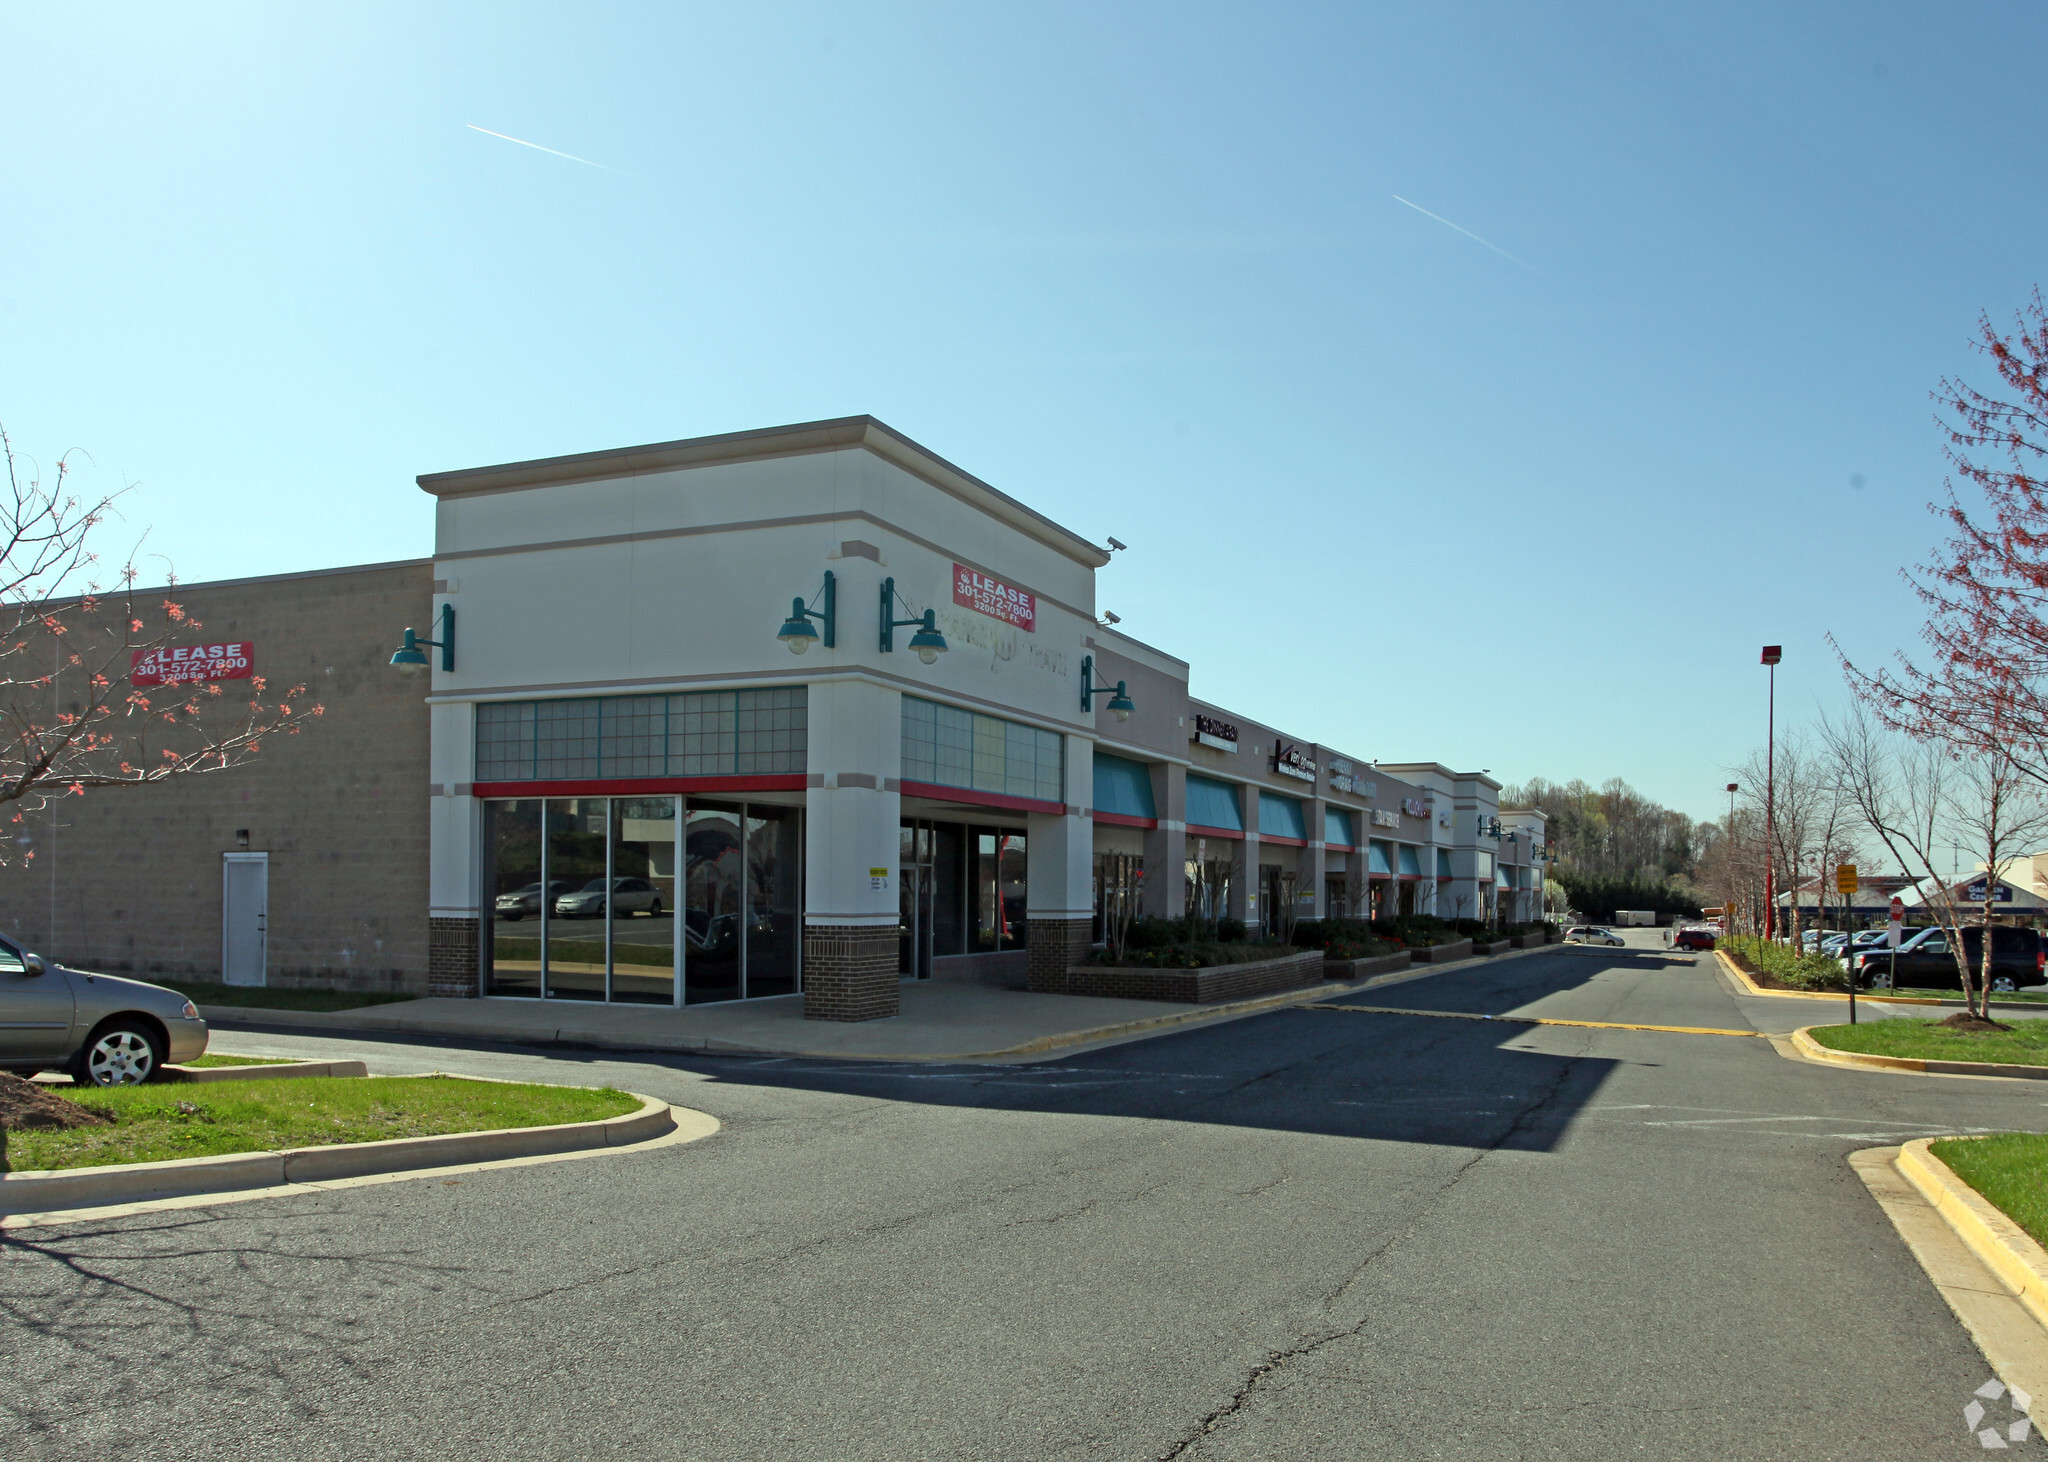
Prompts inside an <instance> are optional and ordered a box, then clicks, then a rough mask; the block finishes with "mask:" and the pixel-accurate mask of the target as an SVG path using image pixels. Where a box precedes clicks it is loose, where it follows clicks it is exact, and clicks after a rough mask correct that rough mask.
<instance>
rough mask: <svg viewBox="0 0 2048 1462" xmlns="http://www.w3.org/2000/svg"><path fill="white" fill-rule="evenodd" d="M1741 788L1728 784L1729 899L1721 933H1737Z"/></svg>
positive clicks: (1724, 911) (1722, 911)
mask: <svg viewBox="0 0 2048 1462" xmlns="http://www.w3.org/2000/svg"><path fill="white" fill-rule="evenodd" d="M1740 786H1741V784H1740V783H1738V782H1730V783H1729V784H1728V897H1727V899H1726V904H1727V907H1726V908H1724V909H1722V910H1721V932H1722V933H1723V934H1733V933H1734V932H1735V869H1736V862H1735V793H1736V791H1737V790H1738V788H1739V787H1740Z"/></svg>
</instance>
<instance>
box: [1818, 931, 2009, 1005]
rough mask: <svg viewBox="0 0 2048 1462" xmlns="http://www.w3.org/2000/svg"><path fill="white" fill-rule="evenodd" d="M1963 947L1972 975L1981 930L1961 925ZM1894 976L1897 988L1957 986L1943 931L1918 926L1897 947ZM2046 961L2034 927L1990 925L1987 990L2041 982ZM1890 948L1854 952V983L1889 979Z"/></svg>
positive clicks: (1980, 958)
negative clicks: (1917, 930) (1896, 971)
mask: <svg viewBox="0 0 2048 1462" xmlns="http://www.w3.org/2000/svg"><path fill="white" fill-rule="evenodd" d="M1963 951H1964V953H1965V954H1966V955H1967V956H1968V958H1969V962H1970V973H1971V975H1972V976H1975V975H1976V974H1977V972H1978V971H1979V970H1981V969H1982V968H1983V963H1984V931H1983V930H1982V929H1965V930H1964V931H1963ZM1898 958H1899V979H1898V983H1899V986H1900V987H1901V988H1902V989H1914V988H1917V989H1923V990H1927V989H1933V990H1954V989H1960V988H1961V986H1962V980H1961V978H1960V977H1959V976H1958V975H1957V974H1956V958H1955V955H1954V953H1953V952H1952V951H1951V950H1950V948H1949V942H1948V933H1947V931H1946V930H1943V929H1940V928H1933V929H1923V930H1921V931H1920V932H1919V933H1918V934H1916V935H1914V936H1913V937H1912V938H1911V939H1908V940H1907V941H1906V942H1905V943H1904V944H1901V945H1900V946H1899V952H1898ZM2044 964H2048V951H2044V949H2043V946H2042V942H2041V935H2040V931H2038V930H2035V929H2014V928H2009V927H2007V926H2006V925H2003V924H1995V925H1993V926H1992V929H1991V988H1992V989H1993V990H2017V989H2019V988H2020V987H2021V986H2023V985H2037V984H2039V983H2041V980H2042V976H2043V965H2044ZM1891 969H1892V952H1891V951H1890V950H1889V949H1886V948H1884V947H1883V946H1882V945H1878V946H1876V947H1873V948H1869V949H1861V950H1858V951H1857V952H1856V985H1857V988H1858V989H1868V988H1870V986H1871V984H1872V983H1873V982H1877V983H1881V984H1882V983H1889V982H1890V980H1891Z"/></svg>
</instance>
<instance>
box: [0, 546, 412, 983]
mask: <svg viewBox="0 0 2048 1462" xmlns="http://www.w3.org/2000/svg"><path fill="white" fill-rule="evenodd" d="M432 575H433V570H432V567H431V565H430V564H428V563H426V562H424V561H421V562H411V563H397V564H386V565H373V566H369V567H365V568H356V569H343V570H337V571H334V572H330V573H312V574H294V575H291V576H289V577H283V576H280V577H278V578H270V579H247V580H238V581H229V582H223V583H217V584H192V585H180V586H178V588H177V589H176V590H175V591H172V595H173V597H175V599H176V602H178V603H180V604H182V605H183V606H184V607H185V609H186V610H187V611H188V613H190V614H191V615H192V616H193V617H194V618H195V619H197V620H198V621H199V622H200V625H201V628H200V629H199V630H198V631H196V632H194V633H193V634H192V635H191V637H190V640H189V642H190V643H193V644H197V643H200V642H202V641H205V642H218V641H219V640H221V639H223V638H233V639H246V640H249V641H252V642H253V643H254V645H255V667H254V668H255V671H256V673H257V674H258V675H261V676H263V677H265V679H266V680H267V682H268V684H269V686H270V692H269V694H274V693H275V692H277V691H279V690H282V689H283V688H284V687H286V686H289V685H293V684H297V683H299V682H304V683H305V685H306V695H305V696H304V697H303V700H304V701H305V702H307V703H313V702H318V703H320V704H321V705H323V706H324V707H325V712H324V714H322V715H321V716H320V717H319V718H318V719H317V720H314V721H312V722H311V724H310V725H309V727H308V729H307V730H305V731H303V732H302V733H300V734H299V735H297V736H273V737H270V738H268V739H266V740H265V741H264V743H263V745H262V749H261V751H260V752H259V753H258V754H257V756H256V757H255V758H254V759H253V760H252V761H251V762H250V763H249V764H248V765H246V766H242V767H238V768H236V769H233V770H230V771H225V772H208V773H204V774H201V775H198V776H194V777H190V778H185V779H181V780H178V781H174V782H167V783H162V784H159V785H157V786H154V787H142V788H134V789H128V788H110V789H102V790H96V791H93V792H90V793H87V794H86V795H84V796H82V797H65V798H60V799H58V800H57V801H56V802H54V803H53V804H52V805H51V807H50V808H49V809H48V810H46V811H44V812H41V813H36V814H31V815H29V816H27V817H26V818H25V820H24V823H23V825H22V830H23V831H25V832H27V833H28V835H29V836H30V837H31V838H32V839H34V842H33V850H34V853H35V856H34V858H33V859H32V860H27V861H24V859H23V857H22V853H23V852H24V851H25V850H24V849H22V848H20V847H19V846H15V847H4V846H0V856H5V857H6V858H7V860H8V861H7V863H6V865H5V866H4V867H0V929H4V930H5V931H6V933H7V934H8V935H9V936H10V937H12V938H15V939H18V940H20V941H22V942H23V943H25V944H26V945H27V946H28V947H29V948H31V949H34V950H37V951H39V952H41V953H44V954H47V955H51V956H53V957H55V958H56V959H58V960H59V961H61V962H62V963H64V964H66V965H71V966H76V967H80V968H84V969H90V970H101V971H105V972H109V973H115V974H135V975H139V976H143V977H145V978H146V977H148V976H150V975H167V976H185V977H187V978H191V979H198V980H213V979H218V978H219V975H220V968H221V881H222V874H221V855H222V854H223V853H229V852H239V851H248V852H267V853H268V854H269V855H270V860H269V881H270V887H269V911H270V913H269V959H268V983H270V984H272V985H279V986H294V985H303V986H313V987H326V988H336V989H370V990H402V991H414V992H424V991H425V989H426V987H427V856H428V827H427V824H428V803H429V798H428V791H429V788H428V778H427V766H428V763H427V715H426V711H425V708H424V706H423V705H422V704H421V702H422V699H423V697H424V695H425V692H426V685H425V681H424V679H423V678H422V679H413V678H410V677H407V676H404V675H401V674H399V673H398V672H397V671H395V670H392V669H391V668H390V666H389V663H388V662H389V661H390V658H391V651H392V649H393V647H394V646H395V645H396V644H397V643H398V638H399V634H400V631H402V630H403V629H404V628H405V627H406V626H407V625H412V626H414V627H415V628H418V629H420V630H421V631H422V632H423V633H424V632H426V630H427V625H428V618H429V614H430V604H431V599H432V592H433V583H432ZM185 642H186V641H185V640H184V639H183V638H182V637H181V638H180V639H179V640H178V641H176V642H175V643H185ZM222 687H223V697H222V699H223V701H224V702H228V701H232V700H233V699H234V698H235V697H236V696H237V694H238V693H244V696H246V691H247V686H246V684H245V683H244V682H240V681H226V682H222ZM60 690H61V685H60ZM242 829H246V830H247V833H248V841H247V843H246V844H244V843H243V842H242V841H241V840H240V839H239V838H238V837H237V832H238V830H242Z"/></svg>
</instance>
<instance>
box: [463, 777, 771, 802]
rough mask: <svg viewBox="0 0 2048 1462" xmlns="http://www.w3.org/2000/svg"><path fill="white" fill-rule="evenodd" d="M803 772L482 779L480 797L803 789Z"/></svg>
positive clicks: (608, 795) (477, 788) (478, 794)
mask: <svg viewBox="0 0 2048 1462" xmlns="http://www.w3.org/2000/svg"><path fill="white" fill-rule="evenodd" d="M803 789H804V775H803V773H802V772H788V773H780V774H777V775H775V776H767V777H606V778H603V779H595V778H592V779H584V780H576V781H570V780H566V779H565V780H563V781H559V782H478V783H477V784H476V787H475V788H474V793H475V795H476V796H478V797H647V796H652V795H654V794H656V793H661V792H801V791H803Z"/></svg>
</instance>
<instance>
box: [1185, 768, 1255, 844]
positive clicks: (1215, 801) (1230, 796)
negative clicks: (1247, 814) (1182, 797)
mask: <svg viewBox="0 0 2048 1462" xmlns="http://www.w3.org/2000/svg"><path fill="white" fill-rule="evenodd" d="M1188 826H1190V827H1220V828H1225V829H1227V830H1229V831H1230V832H1234V833H1241V832H1243V831H1244V813H1243V811H1242V810H1241V808H1240V806H1239V803H1238V800H1237V788H1236V787H1234V786H1232V785H1231V784H1230V783H1229V782H1216V781H1211V780H1210V779H1209V778H1207V777H1193V776H1191V777H1189V778H1188Z"/></svg>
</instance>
